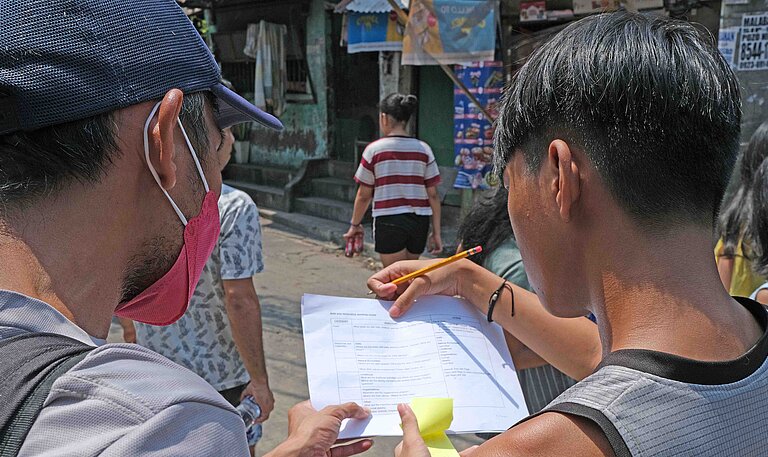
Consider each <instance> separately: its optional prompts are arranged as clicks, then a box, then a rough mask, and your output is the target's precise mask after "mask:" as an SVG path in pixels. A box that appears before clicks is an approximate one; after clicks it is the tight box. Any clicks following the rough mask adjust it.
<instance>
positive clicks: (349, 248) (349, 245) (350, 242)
mask: <svg viewBox="0 0 768 457" xmlns="http://www.w3.org/2000/svg"><path fill="white" fill-rule="evenodd" d="M344 255H345V256H347V257H352V256H353V255H355V237H354V236H350V237H349V238H347V240H346V244H345V245H344Z"/></svg>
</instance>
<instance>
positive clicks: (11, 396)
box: [0, 333, 94, 457]
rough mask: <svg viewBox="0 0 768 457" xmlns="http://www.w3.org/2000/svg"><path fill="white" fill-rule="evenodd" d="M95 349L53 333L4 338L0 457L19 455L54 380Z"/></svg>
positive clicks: (0, 349)
mask: <svg viewBox="0 0 768 457" xmlns="http://www.w3.org/2000/svg"><path fill="white" fill-rule="evenodd" d="M92 349H94V348H93V347H92V346H88V345H87V344H84V343H82V342H80V341H77V340H74V339H72V338H69V337H66V336H62V335H55V334H50V333H25V334H22V335H18V336H15V337H11V338H7V339H3V340H0V358H2V360H3V363H2V366H0V457H6V456H15V455H17V454H18V452H19V450H20V449H21V446H22V444H23V443H24V440H25V439H26V437H27V434H28V433H29V430H30V429H31V428H32V425H33V424H34V422H35V420H36V419H37V416H38V415H39V414H40V410H41V409H42V407H43V403H45V399H46V398H48V394H49V393H50V391H51V387H52V386H53V383H54V382H55V381H56V379H58V378H59V377H60V376H61V375H63V374H64V373H66V372H67V371H69V370H70V369H71V368H72V367H74V366H75V364H77V363H78V362H80V361H81V360H83V359H84V358H85V356H86V355H88V352H90V351H91V350H92Z"/></svg>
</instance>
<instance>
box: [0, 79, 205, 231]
mask: <svg viewBox="0 0 768 457" xmlns="http://www.w3.org/2000/svg"><path fill="white" fill-rule="evenodd" d="M206 97H208V98H209V99H210V100H213V96H212V95H210V93H208V92H197V93H193V94H189V95H185V97H184V102H183V104H182V111H181V115H180V116H179V117H180V118H181V120H182V122H183V123H184V128H185V130H186V131H187V134H188V135H189V140H190V142H191V143H192V146H193V147H194V148H195V150H196V151H197V152H198V154H200V156H201V157H200V160H205V157H206V155H207V154H208V141H207V138H208V132H207V130H206V128H205V116H204V112H205V111H204V108H205V100H206ZM116 130H117V126H116V125H115V120H114V115H113V113H105V114H100V115H97V116H94V117H90V118H87V119H81V120H77V121H73V122H68V123H65V124H59V125H54V126H50V127H44V128H41V129H38V130H33V131H20V132H14V133H10V134H6V135H3V136H0V218H2V217H3V216H5V215H6V213H8V212H10V211H14V210H20V209H23V208H24V207H26V205H28V204H29V203H31V202H32V201H34V200H35V199H37V198H40V197H45V196H46V195H51V194H53V193H55V192H57V191H58V190H60V189H61V188H62V186H64V185H66V184H67V183H69V182H72V181H78V182H82V183H91V182H99V180H100V179H101V178H102V177H103V176H104V174H105V173H106V172H107V171H108V169H109V167H110V166H111V165H112V163H113V161H114V159H116V158H117V155H116V154H119V151H118V147H117V141H116V136H115V133H116Z"/></svg>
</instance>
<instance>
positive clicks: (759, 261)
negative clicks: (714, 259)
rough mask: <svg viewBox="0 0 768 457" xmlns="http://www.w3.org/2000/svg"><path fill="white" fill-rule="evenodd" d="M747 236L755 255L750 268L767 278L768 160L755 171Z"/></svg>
mask: <svg viewBox="0 0 768 457" xmlns="http://www.w3.org/2000/svg"><path fill="white" fill-rule="evenodd" d="M749 236H750V237H751V238H752V244H753V251H754V254H755V256H754V259H753V261H752V268H753V269H754V270H755V271H756V272H757V274H759V275H760V276H763V277H766V278H768V159H766V160H763V163H762V164H760V166H759V167H758V168H757V171H755V177H754V183H753V184H752V224H751V225H750V229H749Z"/></svg>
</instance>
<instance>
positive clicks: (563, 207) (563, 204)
mask: <svg viewBox="0 0 768 457" xmlns="http://www.w3.org/2000/svg"><path fill="white" fill-rule="evenodd" d="M547 162H548V166H549V168H550V170H551V173H552V174H551V177H552V193H553V194H554V196H555V201H556V203H557V207H558V210H559V212H560V217H561V218H562V219H563V220H564V221H565V222H568V221H570V220H571V215H572V211H573V207H574V206H575V204H576V202H578V200H579V198H580V196H581V177H580V174H579V167H578V165H577V164H576V162H574V161H573V153H572V151H571V148H570V146H568V143H566V142H565V141H563V140H554V141H552V142H551V143H550V144H549V149H548V150H547Z"/></svg>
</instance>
